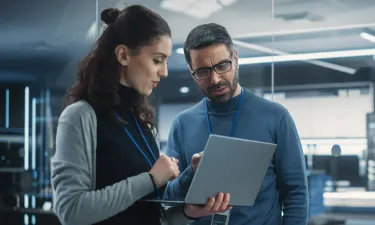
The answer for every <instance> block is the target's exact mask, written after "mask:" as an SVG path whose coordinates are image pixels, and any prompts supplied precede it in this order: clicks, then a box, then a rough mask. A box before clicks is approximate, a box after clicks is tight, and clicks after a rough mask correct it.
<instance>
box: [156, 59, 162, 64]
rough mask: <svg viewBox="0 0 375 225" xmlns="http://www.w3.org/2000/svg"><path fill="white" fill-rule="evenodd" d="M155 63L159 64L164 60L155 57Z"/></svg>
mask: <svg viewBox="0 0 375 225" xmlns="http://www.w3.org/2000/svg"><path fill="white" fill-rule="evenodd" d="M154 63H155V64H159V63H162V61H160V60H157V59H154Z"/></svg>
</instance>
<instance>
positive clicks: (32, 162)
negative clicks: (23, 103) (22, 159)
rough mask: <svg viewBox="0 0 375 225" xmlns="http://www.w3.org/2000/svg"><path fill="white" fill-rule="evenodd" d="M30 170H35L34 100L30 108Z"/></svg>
mask: <svg viewBox="0 0 375 225" xmlns="http://www.w3.org/2000/svg"><path fill="white" fill-rule="evenodd" d="M31 169H33V170H35V169H36V99H35V98H33V99H32V106H31Z"/></svg>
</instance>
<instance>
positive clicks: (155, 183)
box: [52, 5, 229, 225]
mask: <svg viewBox="0 0 375 225" xmlns="http://www.w3.org/2000/svg"><path fill="white" fill-rule="evenodd" d="M101 17H102V21H104V22H105V23H106V24H107V25H108V26H107V28H106V29H105V30H104V33H103V34H102V35H101V37H100V38H99V40H98V42H97V46H96V48H95V49H94V50H93V51H92V52H91V53H90V54H89V55H88V56H87V57H86V58H85V59H84V60H83V61H82V62H81V64H80V67H79V71H78V80H77V83H76V84H75V85H74V86H73V88H72V89H70V90H69V91H68V93H67V99H66V100H67V101H66V107H65V109H64V111H63V113H62V115H61V116H60V119H59V124H58V128H57V135H56V154H55V155H54V157H53V158H52V185H53V189H54V195H55V205H54V209H55V212H56V214H57V216H58V217H59V219H60V221H61V222H62V224H63V225H88V224H102V225H104V224H105V225H108V224H132V225H134V224H147V225H153V224H160V223H161V222H166V223H168V224H177V223H178V224H187V223H189V222H191V221H192V220H193V219H195V218H199V217H201V216H205V215H209V214H213V213H216V212H223V211H225V210H228V209H229V207H228V206H227V205H228V201H229V195H228V194H226V195H224V194H222V193H220V194H219V195H218V196H217V198H216V199H209V201H208V203H207V205H206V206H205V207H198V206H180V207H179V206H177V207H172V208H169V209H168V210H164V209H163V208H162V207H161V205H160V204H156V203H146V202H142V201H139V200H141V199H143V198H156V197H161V196H162V193H163V190H164V187H165V185H166V183H167V182H168V181H170V180H172V179H174V178H176V177H177V176H178V175H179V171H178V165H177V163H178V162H177V161H176V160H175V159H172V158H169V157H167V156H165V155H161V156H159V150H158V147H157V145H156V142H155V139H154V136H153V133H152V132H151V130H152V129H153V125H154V111H153V110H152V108H150V107H149V105H148V104H147V101H146V98H147V96H149V95H150V94H151V92H152V89H153V88H154V87H156V86H157V84H158V82H159V81H160V80H161V79H162V78H165V77H166V76H167V73H168V71H167V65H166V63H167V59H168V57H169V56H170V54H171V49H172V44H171V31H170V28H169V26H168V24H167V22H166V21H165V20H164V19H162V18H161V17H160V16H159V15H158V14H156V13H154V12H152V11H150V10H149V9H147V8H145V7H142V6H138V5H134V6H129V7H127V8H125V9H124V10H122V11H119V10H116V9H106V10H104V11H103V12H102V14H101Z"/></svg>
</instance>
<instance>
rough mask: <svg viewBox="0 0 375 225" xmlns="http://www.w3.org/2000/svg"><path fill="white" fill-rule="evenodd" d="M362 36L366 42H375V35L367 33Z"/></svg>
mask: <svg viewBox="0 0 375 225" xmlns="http://www.w3.org/2000/svg"><path fill="white" fill-rule="evenodd" d="M360 36H361V38H363V39H366V40H368V41H371V42H375V36H374V35H371V34H369V33H366V32H362V33H361V34H360Z"/></svg>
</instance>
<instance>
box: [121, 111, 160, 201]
mask: <svg viewBox="0 0 375 225" xmlns="http://www.w3.org/2000/svg"><path fill="white" fill-rule="evenodd" d="M115 115H116V118H117V119H121V118H120V116H119V115H118V114H117V113H116V112H115ZM133 120H134V122H135V124H136V125H137V128H138V131H139V132H140V133H141V136H142V139H143V141H144V142H145V143H146V146H147V148H148V151H149V152H150V154H151V155H152V157H153V158H154V160H155V162H156V160H157V159H156V157H155V155H154V153H153V152H152V150H151V147H150V145H149V144H148V142H147V140H146V137H145V135H144V134H143V132H142V129H141V127H140V126H139V124H138V121H137V119H136V118H135V116H134V115H133ZM124 130H125V133H126V134H127V135H128V136H129V138H130V140H131V141H132V142H133V143H134V145H135V146H136V147H137V149H138V151H139V152H140V153H141V154H142V155H143V157H144V158H145V159H146V160H147V162H148V164H149V165H150V167H151V168H152V167H153V165H154V164H153V163H151V161H150V159H149V158H148V157H147V155H146V154H145V153H144V152H143V150H142V149H141V147H140V146H139V145H138V143H137V142H136V141H135V139H134V138H133V135H131V133H130V132H129V130H128V128H126V126H124ZM156 194H157V196H158V198H160V190H159V188H158V189H156Z"/></svg>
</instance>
